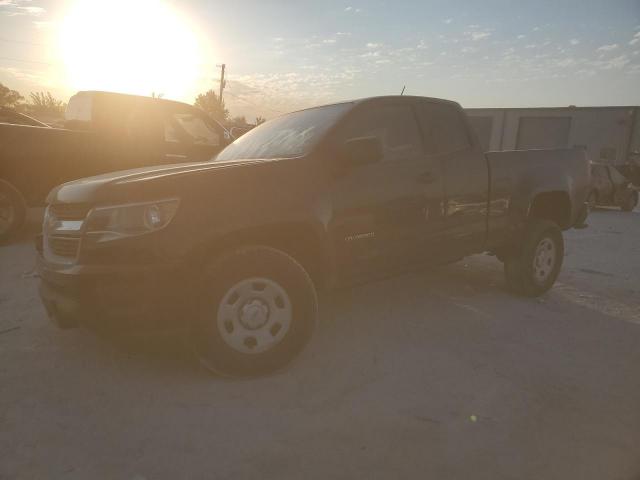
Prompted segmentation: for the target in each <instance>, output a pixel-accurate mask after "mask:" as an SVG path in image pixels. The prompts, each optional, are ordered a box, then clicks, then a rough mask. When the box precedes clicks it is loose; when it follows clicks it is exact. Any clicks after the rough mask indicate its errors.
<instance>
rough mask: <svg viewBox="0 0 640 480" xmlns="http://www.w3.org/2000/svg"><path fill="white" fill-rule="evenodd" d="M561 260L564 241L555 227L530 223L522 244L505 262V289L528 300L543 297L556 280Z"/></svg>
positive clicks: (549, 222) (547, 224) (535, 220)
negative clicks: (528, 298)
mask: <svg viewBox="0 0 640 480" xmlns="http://www.w3.org/2000/svg"><path fill="white" fill-rule="evenodd" d="M563 257H564V241H563V238H562V231H561V230H560V228H559V227H558V225H557V224H555V223H554V222H551V221H549V220H538V219H534V220H531V221H530V222H529V224H528V225H527V227H526V229H525V232H524V237H523V241H522V243H521V244H520V245H519V246H518V247H517V248H516V249H515V250H514V251H513V252H511V253H510V254H509V255H508V257H507V258H506V260H505V263H504V272H505V279H506V282H507V287H508V288H509V289H510V290H511V291H512V292H514V293H517V294H519V295H525V296H527V297H537V296H539V295H542V294H543V293H545V292H546V291H547V290H549V289H550V288H551V287H552V286H553V284H554V283H555V281H556V279H557V278H558V274H559V273H560V268H561V267H562V260H563Z"/></svg>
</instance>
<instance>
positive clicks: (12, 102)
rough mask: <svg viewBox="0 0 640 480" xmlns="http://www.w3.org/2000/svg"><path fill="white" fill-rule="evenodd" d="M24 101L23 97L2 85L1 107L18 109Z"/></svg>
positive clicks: (0, 91)
mask: <svg viewBox="0 0 640 480" xmlns="http://www.w3.org/2000/svg"><path fill="white" fill-rule="evenodd" d="M22 100H24V97H23V96H22V95H20V94H19V93H18V92H16V91H15V90H11V89H10V88H9V87H5V86H4V85H3V84H1V83H0V107H11V108H16V107H17V106H18V105H20V103H21V102H22Z"/></svg>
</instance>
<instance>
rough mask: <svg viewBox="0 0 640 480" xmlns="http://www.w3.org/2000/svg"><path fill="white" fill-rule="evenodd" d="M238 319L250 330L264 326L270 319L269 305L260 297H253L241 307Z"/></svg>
mask: <svg viewBox="0 0 640 480" xmlns="http://www.w3.org/2000/svg"><path fill="white" fill-rule="evenodd" d="M238 320H239V321H240V323H241V324H242V326H243V327H244V328H246V329H248V330H257V329H258V328H262V327H264V326H265V324H266V323H267V322H268V321H269V305H267V303H266V302H264V301H263V300H261V299H259V298H253V299H251V300H249V301H247V302H246V303H245V304H244V305H243V306H242V307H241V308H240V312H239V319H238Z"/></svg>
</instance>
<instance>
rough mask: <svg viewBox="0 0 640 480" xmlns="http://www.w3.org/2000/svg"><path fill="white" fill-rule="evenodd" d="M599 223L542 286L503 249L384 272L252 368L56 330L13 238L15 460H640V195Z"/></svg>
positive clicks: (42, 472)
mask: <svg viewBox="0 0 640 480" xmlns="http://www.w3.org/2000/svg"><path fill="white" fill-rule="evenodd" d="M589 223H590V224H591V226H590V228H589V229H587V230H581V231H571V232H568V233H567V234H566V243H567V249H566V250H567V251H566V258H565V267H564V270H563V273H562V274H561V277H560V279H559V282H558V284H557V286H556V287H555V288H554V289H553V290H552V291H551V292H550V293H548V294H547V295H546V296H544V297H543V298H541V299H535V300H531V299H522V298H515V297H513V296H510V295H509V294H508V293H506V292H505V291H504V284H503V279H502V269H501V265H500V264H499V263H498V262H497V261H496V260H495V259H493V258H490V257H487V256H477V257H473V258H469V259H466V260H464V261H461V262H459V263H457V264H455V265H451V266H448V267H444V268H439V269H437V270H434V271H430V272H425V273H419V274H411V275H405V276H402V277H398V278H395V279H391V280H387V281H384V282H379V283H375V284H371V285H368V286H365V287H361V288H358V289H356V290H354V291H353V292H351V293H350V294H343V295H341V296H340V297H339V298H337V299H335V300H334V301H333V305H332V306H331V307H330V308H328V309H327V310H328V313H327V314H326V315H325V317H326V318H325V319H324V320H323V321H322V323H321V325H320V327H319V330H318V332H317V335H316V337H315V338H314V340H313V342H312V344H311V345H310V347H309V348H308V349H307V350H306V351H305V352H304V354H303V355H302V357H301V358H300V359H299V360H298V361H296V362H295V363H294V364H293V365H292V366H291V368H289V369H288V370H287V371H286V372H284V373H281V374H278V375H275V376H271V377H268V378H262V379H257V380H248V381H231V380H222V379H219V378H216V377H212V376H210V375H209V374H207V373H206V372H204V371H203V370H201V369H200V368H199V367H198V365H197V364H196V363H195V362H193V361H192V360H191V358H190V357H189V356H188V355H187V354H185V353H184V351H183V350H182V349H181V348H179V346H177V345H176V346H172V345H166V346H163V347H161V348H154V349H147V350H145V351H142V352H141V351H133V352H132V351H130V350H123V349H121V348H116V347H115V346H114V345H112V344H110V343H108V342H106V341H104V340H100V339H97V338H95V337H94V336H92V335H91V334H89V333H87V332H83V331H80V330H71V331H60V330H57V329H56V328H55V327H54V326H53V325H52V324H51V323H49V321H48V320H47V318H46V316H45V313H44V310H43V308H42V307H41V305H40V303H39V300H38V298H37V295H36V286H37V279H36V278H34V277H33V275H32V270H33V267H34V254H33V248H32V246H31V243H30V242H29V240H28V238H25V239H23V241H20V242H17V243H15V244H13V245H9V246H4V247H1V248H0V270H1V273H0V332H2V333H0V478H2V479H14V478H18V479H31V478H34V479H38V478H48V479H56V478H64V479H89V478H91V479H93V478H96V479H102V478H104V479H116V478H117V479H137V480H140V479H149V480H151V479H178V478H180V479H182V478H194V479H200V478H202V479H204V478H207V479H211V478H216V479H226V478H276V479H285V478H291V479H299V478H318V479H340V478H345V479H346V478H369V479H371V478H384V479H387V478H437V479H461V478H474V479H485V478H486V479H492V480H495V479H503V478H508V479H562V480H566V479H573V478H575V479H598V480H601V479H639V478H640V213H639V212H637V211H636V212H634V213H627V214H625V213H622V212H619V211H614V210H601V211H597V212H594V213H593V214H592V216H591V217H590V220H589ZM14 327H16V328H14ZM176 343H177V342H176Z"/></svg>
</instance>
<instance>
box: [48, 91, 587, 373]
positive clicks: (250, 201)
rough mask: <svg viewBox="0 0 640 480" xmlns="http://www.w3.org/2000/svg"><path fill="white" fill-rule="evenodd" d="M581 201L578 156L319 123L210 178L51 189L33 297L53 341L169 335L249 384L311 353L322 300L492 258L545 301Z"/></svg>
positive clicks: (395, 127) (355, 106) (286, 130)
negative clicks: (83, 334) (93, 333)
mask: <svg viewBox="0 0 640 480" xmlns="http://www.w3.org/2000/svg"><path fill="white" fill-rule="evenodd" d="M589 185H590V170H589V164H588V161H587V159H586V156H585V152H584V150H581V149H563V150H535V151H512V152H489V153H487V154H485V153H483V151H482V150H481V147H480V145H479V143H478V141H477V139H476V138H475V136H474V135H473V133H472V131H471V129H470V127H469V123H468V121H467V118H466V116H465V115H464V113H463V111H462V110H461V108H460V106H459V105H458V104H457V103H454V102H450V101H445V100H438V99H432V98H423V97H407V96H400V97H377V98H368V99H363V100H357V101H351V102H345V103H339V104H334V105H328V106H322V107H316V108H311V109H307V110H302V111H298V112H294V113H290V114H287V115H283V116H281V117H278V118H276V119H273V120H271V121H268V122H266V123H264V124H263V125H261V126H259V127H257V128H255V129H253V130H252V131H250V132H248V133H246V134H245V135H244V136H242V137H241V138H239V139H237V140H236V141H235V142H233V143H232V144H231V145H229V146H228V147H226V148H225V149H224V150H223V151H222V152H221V153H220V154H219V155H218V156H217V157H216V158H215V159H213V160H212V161H209V162H202V163H192V164H188V165H172V166H162V167H153V168H142V169H137V170H130V171H124V172H118V173H111V174H107V175H101V176H97V177H93V178H87V179H83V180H79V181H75V182H71V183H67V184H65V185H61V186H59V187H57V188H55V189H54V190H53V191H52V192H51V193H50V194H49V197H48V207H47V211H46V214H45V220H44V227H43V238H42V239H40V240H39V241H38V243H37V249H38V251H39V254H38V263H37V264H38V270H39V273H40V279H41V281H40V282H41V283H40V294H41V298H42V300H43V303H44V305H45V307H46V310H47V312H48V313H49V316H50V317H51V319H52V320H54V321H55V322H56V323H57V324H58V325H59V326H62V327H73V326H77V325H85V326H89V327H93V329H95V330H98V331H102V332H117V333H119V334H122V333H133V332H145V331H148V330H153V329H175V330H176V331H183V332H187V333H188V335H187V337H188V338H189V339H190V342H191V345H192V347H193V350H194V351H195V352H196V354H197V356H198V358H199V359H200V361H201V362H202V363H203V364H204V365H205V366H206V367H207V368H209V369H211V370H213V371H215V372H218V373H220V374H223V375H229V376H253V375H260V374H264V373H267V372H271V371H275V370H278V369H280V368H282V367H283V366H284V365H286V364H287V363H288V362H289V361H290V360H291V359H292V358H294V357H295V356H296V354H297V353H298V352H300V351H301V349H302V348H303V347H304V346H305V344H306V343H307V342H308V341H309V339H310V337H311V335H312V333H313V331H314V327H315V325H316V321H317V318H318V313H317V312H318V292H327V291H331V290H332V289H336V288H341V287H342V288H344V287H348V286H352V285H354V284H358V283H362V282H364V281H367V280H370V279H372V278H380V277H383V276H389V275H391V274H394V273H398V272H403V271H407V270H411V269H416V268H420V267H423V266H428V265H434V264H443V263H448V262H454V261H456V260H459V259H460V258H462V257H464V256H466V255H472V254H477V253H482V252H489V253H492V254H494V255H495V256H496V257H497V258H498V259H499V260H501V261H502V262H504V267H505V274H506V283H507V285H508V286H509V288H510V289H511V290H513V291H514V292H517V293H519V294H522V295H527V296H536V295H541V294H542V293H544V292H545V291H547V290H548V289H549V288H551V286H552V285H553V283H554V282H555V280H556V277H557V276H558V272H559V271H560V267H561V265H562V260H563V255H564V246H563V237H562V231H563V230H566V229H569V228H572V227H574V226H581V225H582V224H583V221H584V219H585V217H586V212H587V205H586V199H587V195H588V193H589V188H590V186H589Z"/></svg>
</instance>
